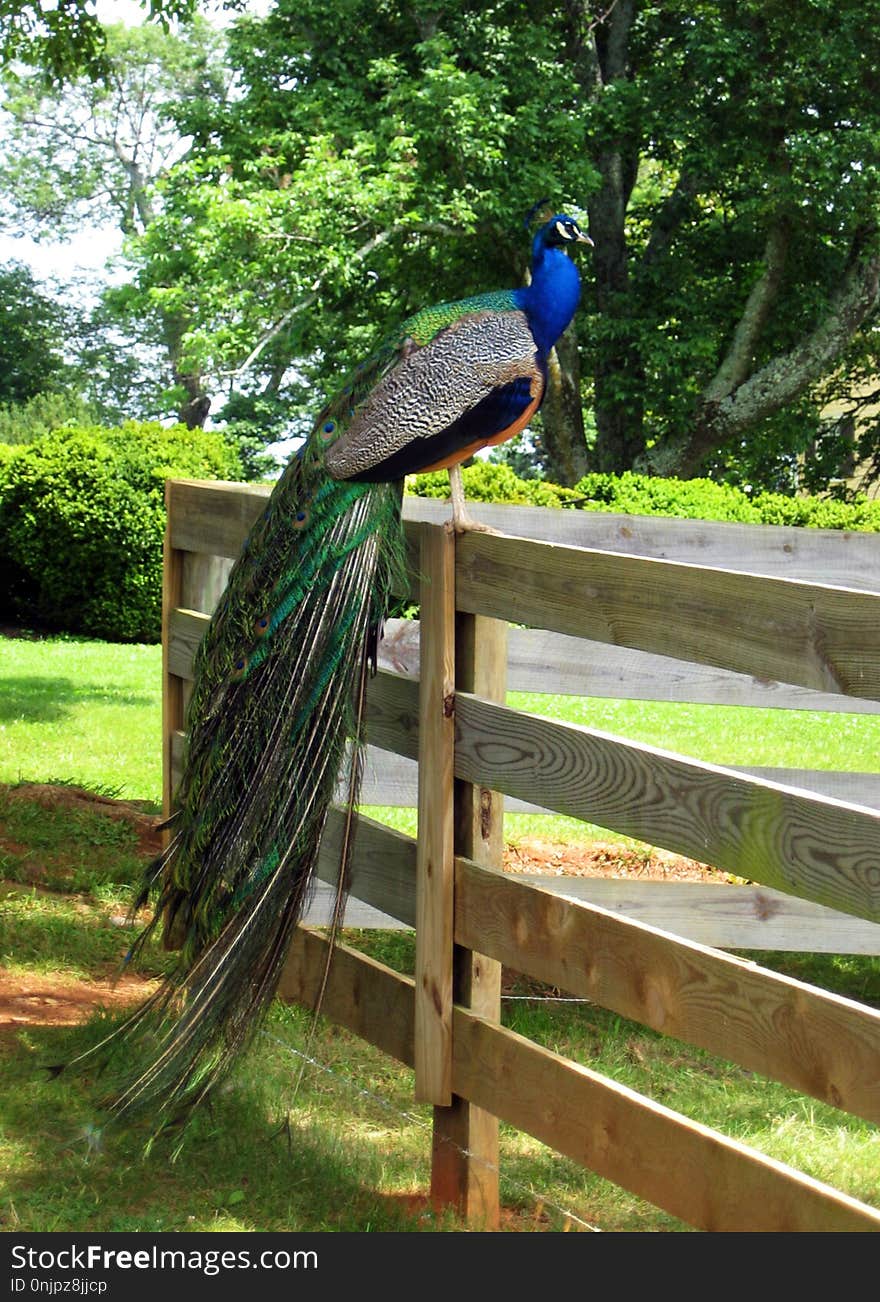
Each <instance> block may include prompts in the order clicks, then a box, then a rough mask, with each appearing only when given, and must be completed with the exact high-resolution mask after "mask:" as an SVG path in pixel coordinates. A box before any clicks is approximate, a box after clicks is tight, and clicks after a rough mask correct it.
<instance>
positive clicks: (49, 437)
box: [0, 421, 241, 642]
mask: <svg viewBox="0 0 880 1302" xmlns="http://www.w3.org/2000/svg"><path fill="white" fill-rule="evenodd" d="M240 473H241V466H240V463H239V461H238V457H237V455H236V454H235V453H234V452H233V451H232V450H231V449H230V448H229V446H228V445H227V444H226V443H225V442H224V440H223V438H222V436H221V435H219V434H214V433H206V432H205V431H203V430H189V429H186V428H185V427H184V426H181V425H178V426H172V427H171V428H170V429H166V428H164V427H163V426H161V425H158V424H143V425H142V424H138V423H137V422H134V421H129V422H126V424H125V425H124V426H122V427H121V428H120V429H111V430H106V429H101V428H98V427H79V428H73V427H65V428H62V429H58V430H55V431H53V432H51V433H49V434H46V435H45V436H44V437H43V438H42V439H40V440H39V441H38V442H36V443H33V444H30V445H26V446H22V447H19V448H14V449H12V450H11V455H10V454H6V455H4V456H3V457H2V458H0V592H2V594H3V602H4V605H5V606H6V614H7V615H8V616H11V617H13V618H15V619H17V620H21V621H25V622H36V623H38V624H40V625H42V626H46V627H49V628H53V629H59V630H63V631H65V632H71V633H85V634H88V635H90V636H92V637H100V638H104V639H106V640H108V641H114V642H155V641H158V639H159V637H160V634H161V609H162V537H163V532H164V527H165V504H164V484H165V480H166V479H168V478H175V477H184V478H193V479H236V478H238V477H239V476H240Z"/></svg>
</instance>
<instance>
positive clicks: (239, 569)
mask: <svg viewBox="0 0 880 1302" xmlns="http://www.w3.org/2000/svg"><path fill="white" fill-rule="evenodd" d="M578 243H586V244H591V243H592V241H591V240H590V238H589V236H588V235H586V234H585V233H584V232H583V231H582V230H581V228H580V226H579V225H578V222H577V221H576V220H575V219H574V218H573V217H571V216H568V215H566V214H564V213H557V214H556V215H555V216H553V217H551V218H550V219H549V220H546V221H544V222H543V224H542V225H541V226H540V228H539V229H538V230H537V232H536V234H535V236H534V238H533V242H532V260H531V277H530V280H529V283H528V284H527V285H526V286H525V287H522V288H517V289H510V290H499V291H495V292H490V293H484V294H479V295H476V296H474V297H471V298H465V299H460V300H458V301H455V302H446V303H440V304H439V305H436V306H433V307H427V308H424V309H422V310H421V311H418V312H416V313H415V314H414V315H412V316H410V317H409V318H408V319H407V320H406V321H404V322H403V324H402V326H401V327H400V330H399V332H398V333H397V334H396V335H394V336H393V337H392V338H390V339H389V340H387V341H386V342H385V343H384V344H383V345H382V346H381V347H380V348H378V350H377V351H376V352H375V353H374V354H373V355H372V356H371V357H370V358H369V359H368V360H367V361H365V362H363V363H362V364H361V365H360V366H358V367H357V369H356V370H355V371H354V373H353V374H352V375H351V376H350V378H349V379H348V382H347V383H346V384H345V385H344V387H343V388H342V389H341V391H340V392H339V393H338V394H337V395H336V396H335V397H334V398H333V399H332V400H331V401H330V402H328V403H327V405H326V406H325V407H324V409H323V410H322V411H321V413H320V415H319V416H318V419H317V421H316V422H315V425H314V427H313V429H312V432H311V434H310V436H309V437H308V438H307V439H306V441H305V443H304V444H303V446H302V447H301V448H300V450H299V451H298V453H297V454H296V455H295V456H293V457H292V459H291V460H290V462H289V463H288V465H287V466H286V468H285V470H284V472H283V474H282V475H281V477H280V478H279V480H278V482H277V484H276V485H275V488H274V490H273V492H272V494H271V497H270V498H269V500H268V503H267V506H266V508H265V510H264V512H263V514H262V516H261V517H260V519H259V520H258V522H257V524H256V525H255V527H254V529H253V530H252V532H251V533H250V535H249V537H248V539H247V542H246V544H245V546H244V548H243V550H242V553H241V555H240V557H239V558H238V560H237V561H236V563H235V565H234V567H233V569H232V572H231V574H230V577H229V581H228V584H227V586H226V589H225V592H224V594H223V596H222V597H221V600H220V602H219V604H218V606H217V609H216V611H215V612H214V614H213V616H212V618H211V621H210V624H209V626H208V629H207V632H206V634H205V636H204V638H203V640H202V643H201V645H200V648H199V650H198V653H197V656H196V663H195V683H194V689H193V694H192V698H191V701H190V705H189V708H188V715H187V724H188V734H189V739H188V743H187V750H186V755H185V761H184V769H183V776H182V779H181V782H180V785H179V788H178V791H177V794H176V800H175V812H174V814H173V815H172V818H171V820H170V825H169V841H168V845H167V848H166V849H165V850H164V852H163V853H162V854H161V855H160V856H159V857H158V858H157V859H156V860H155V861H154V862H153V863H152V864H151V865H150V867H149V869H148V870H147V872H146V874H145V877H144V880H143V883H142V885H141V888H140V891H139V893H138V895H137V898H136V900H135V901H134V904H133V908H132V915H134V914H136V913H137V912H138V911H139V910H140V909H141V908H142V907H143V906H145V905H147V904H148V903H150V902H152V903H153V915H152V916H153V920H152V921H151V922H150V923H149V924H148V925H147V926H146V927H145V929H144V930H143V931H142V932H141V934H140V935H139V937H138V938H137V940H136V942H135V944H134V945H133V946H132V950H131V952H130V955H129V957H130V958H134V957H136V956H137V954H138V953H139V952H140V951H141V950H142V949H143V947H144V945H145V944H146V942H147V940H148V939H149V937H150V936H151V935H152V934H153V932H154V930H155V929H156V927H157V926H158V924H159V921H160V919H161V920H162V921H163V924H164V927H165V929H166V933H167V934H170V935H172V936H173V937H175V939H176V942H177V944H178V945H179V948H178V950H177V954H176V960H175V964H174V967H173V969H172V970H171V972H170V973H169V974H168V975H167V977H166V978H165V979H164V980H163V982H162V984H161V986H160V988H159V989H158V990H157V992H156V993H155V994H154V995H153V996H152V997H151V998H149V999H148V1000H147V1001H146V1002H145V1003H144V1004H142V1005H141V1006H140V1007H139V1008H138V1009H137V1010H136V1011H135V1012H134V1014H133V1015H132V1016H131V1017H130V1018H129V1019H128V1021H127V1022H125V1023H124V1024H123V1025H122V1027H121V1028H119V1030H118V1031H117V1032H115V1033H114V1037H113V1038H115V1039H117V1040H118V1039H120V1038H121V1039H122V1040H124V1041H125V1042H126V1043H128V1044H132V1043H133V1044H134V1046H135V1049H136V1053H135V1062H136V1064H137V1065H136V1067H135V1070H134V1071H133V1072H132V1073H131V1074H130V1075H128V1076H127V1077H126V1078H125V1079H124V1080H123V1082H122V1083H121V1084H120V1085H118V1087H114V1093H113V1097H112V1101H111V1104H110V1106H111V1111H112V1112H113V1113H115V1115H116V1116H121V1115H124V1114H126V1113H128V1112H130V1111H132V1110H135V1109H138V1110H141V1109H146V1110H147V1111H148V1112H150V1113H152V1115H153V1116H154V1118H155V1119H156V1121H157V1124H158V1125H159V1127H160V1128H161V1125H163V1124H164V1123H165V1121H166V1120H169V1119H171V1118H177V1119H179V1118H180V1117H181V1116H188V1115H189V1114H190V1113H191V1111H192V1109H193V1107H194V1106H195V1105H196V1104H198V1103H199V1102H200V1101H201V1100H202V1099H204V1098H205V1097H206V1096H207V1095H208V1093H209V1092H210V1091H211V1089H212V1087H214V1086H215V1085H216V1084H217V1082H218V1081H219V1080H220V1079H222V1078H223V1076H224V1075H225V1074H226V1072H227V1071H228V1069H229V1067H230V1066H231V1065H232V1063H233V1062H234V1061H235V1060H236V1059H237V1057H238V1055H239V1054H240V1052H241V1051H242V1050H243V1049H244V1048H245V1047H246V1045H247V1044H248V1043H249V1042H250V1040H251V1038H252V1036H253V1035H254V1033H255V1031H256V1029H257V1028H258V1027H259V1025H260V1023H261V1020H262V1018H263V1016H264V1014H265V1013H266V1011H267V1009H268V1006H269V1004H270V1003H271V1001H272V998H273V996H274V994H275V991H276V987H277V984H278V981H279V978H280V973H281V967H282V965H283V962H284V959H285V955H286V952H287V948H288V945H289V942H290V939H291V935H292V932H293V929H294V927H295V926H296V924H297V922H298V920H299V918H300V917H301V915H302V912H303V908H304V906H305V903H306V900H307V896H308V892H309V887H310V884H311V883H312V879H313V876H314V868H315V863H316V860H317V855H318V847H319V844H320V840H321V835H322V832H323V829H324V823H325V818H326V815H327V811H328V807H329V805H330V802H331V800H332V799H333V796H334V792H335V791H336V789H337V784H338V781H339V775H340V772H341V771H342V769H343V765H344V759H345V752H346V742H347V738H349V737H352V738H354V739H355V741H356V742H357V741H359V740H360V739H361V736H362V713H363V703H364V692H365V684H366V680H367V675H368V673H369V670H370V665H371V663H373V664H374V657H375V647H376V641H377V637H378V631H379V629H380V627H381V623H382V620H383V617H384V615H385V612H386V608H387V605H388V603H389V600H390V594H391V590H392V588H393V586H394V583H395V578H396V576H397V575H398V574H399V572H400V571H401V570H402V566H403V555H404V548H403V533H402V525H401V504H402V494H403V481H404V477H405V476H406V475H408V474H411V473H414V472H417V471H424V470H432V469H438V468H444V467H445V468H448V469H449V473H450V480H451V485H452V504H453V520H454V524H455V527H456V528H457V529H463V528H467V527H472V526H473V522H472V521H470V520H469V519H468V517H467V514H466V511H465V509H464V494H463V491H462V487H461V480H460V465H461V462H462V461H464V460H465V459H466V458H468V457H470V456H471V455H472V454H473V453H474V452H476V451H477V450H478V449H480V448H483V447H485V446H487V445H489V444H496V443H500V442H501V441H502V440H504V439H509V438H511V437H512V436H513V435H514V434H516V433H517V432H518V431H519V430H521V429H523V428H524V427H525V425H526V424H527V423H528V421H529V420H530V419H531V417H532V416H533V415H534V414H535V412H536V411H537V410H538V408H539V406H540V405H541V400H542V398H543V395H544V390H545V387H546V381H547V359H548V354H549V353H550V350H551V349H552V347H553V345H554V343H555V342H556V340H557V339H558V337H559V336H560V335H561V333H562V332H563V330H565V328H566V326H567V325H568V324H569V322H570V320H571V318H572V316H573V314H574V312H575V309H576V307H577V304H578V299H579V294H580V278H579V275H578V271H577V268H576V266H575V263H574V262H573V261H572V260H571V258H570V257H569V256H568V252H567V251H568V250H570V249H573V247H574V246H575V245H576V244H578ZM350 775H351V776H350V780H349V786H350V789H349V797H350V800H349V804H350V806H351V805H353V804H354V803H355V801H356V796H357V765H356V764H353V765H352V767H351V770H350ZM344 867H345V865H344V864H343V871H344ZM127 1056H128V1057H129V1058H131V1053H130V1052H129V1053H128V1055H127ZM163 1119H164V1120H163Z"/></svg>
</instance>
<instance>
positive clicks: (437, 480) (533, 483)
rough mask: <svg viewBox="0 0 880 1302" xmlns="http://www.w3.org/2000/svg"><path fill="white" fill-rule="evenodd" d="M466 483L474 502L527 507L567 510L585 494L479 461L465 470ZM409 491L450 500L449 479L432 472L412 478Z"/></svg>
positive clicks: (508, 468) (465, 488) (489, 462)
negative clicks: (519, 475) (561, 507)
mask: <svg viewBox="0 0 880 1302" xmlns="http://www.w3.org/2000/svg"><path fill="white" fill-rule="evenodd" d="M461 477H462V483H463V484H464V490H465V493H466V494H467V496H468V498H469V499H470V501H472V502H512V503H515V504H518V505H521V506H522V505H525V506H566V505H569V504H572V505H573V504H575V503H577V502H578V501H579V500H580V498H581V496H582V494H581V493H580V492H578V491H577V490H576V489H572V488H562V487H561V486H560V485H559V484H550V483H547V481H546V480H544V479H520V478H519V477H518V476H517V475H516V474H515V473H514V472H513V470H511V468H510V466H505V465H500V464H496V463H495V462H492V461H479V460H478V461H475V462H474V463H473V465H470V466H465V468H464V469H463V470H462V475H461ZM406 489H407V492H408V493H411V494H412V495H413V496H414V497H440V498H443V497H448V496H449V475H448V474H447V472H446V471H445V470H432V471H430V473H428V474H426V475H411V476H410V478H409V479H407V481H406Z"/></svg>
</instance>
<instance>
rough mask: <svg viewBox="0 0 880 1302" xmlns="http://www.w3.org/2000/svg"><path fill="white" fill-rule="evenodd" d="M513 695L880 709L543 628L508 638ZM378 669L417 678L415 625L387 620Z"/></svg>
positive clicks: (517, 632)
mask: <svg viewBox="0 0 880 1302" xmlns="http://www.w3.org/2000/svg"><path fill="white" fill-rule="evenodd" d="M508 641H509V657H508V686H509V688H510V690H511V691H517V692H542V693H546V694H550V695H563V696H596V697H609V698H611V699H613V700H639V701H670V702H672V701H675V702H689V703H694V704H703V705H744V706H751V707H753V708H757V709H784V710H828V711H832V712H834V713H840V712H845V713H849V714H880V702H877V701H865V700H862V699H861V698H859V697H855V696H841V695H839V694H835V693H833V692H814V691H812V690H811V689H810V688H808V687H793V686H792V685H791V684H789V683H779V682H774V681H771V680H770V679H762V678H755V677H754V676H753V675H751V674H738V673H733V672H732V671H730V670H727V669H716V668H714V666H712V665H699V664H695V663H693V662H692V661H688V660H677V659H675V658H674V657H672V656H667V655H663V656H659V655H652V654H651V653H650V652H648V651H638V650H634V649H633V648H632V647H618V646H612V645H610V644H609V643H607V642H593V641H591V640H590V639H589V638H582V637H571V636H569V635H568V634H565V633H553V632H549V631H547V630H546V629H541V628H510V629H509V631H508ZM379 665H380V668H382V669H387V670H390V671H391V672H392V673H396V674H404V675H406V676H407V677H410V678H417V677H418V673H419V622H418V620H417V619H389V620H387V621H386V624H385V626H384V633H383V637H382V640H381V641H380V643H379Z"/></svg>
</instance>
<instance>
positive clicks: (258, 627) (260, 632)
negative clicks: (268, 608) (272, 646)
mask: <svg viewBox="0 0 880 1302" xmlns="http://www.w3.org/2000/svg"><path fill="white" fill-rule="evenodd" d="M254 632H255V633H256V635H257V637H265V636H266V634H267V633H268V632H269V616H268V615H261V616H260V618H259V619H255V620H254Z"/></svg>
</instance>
